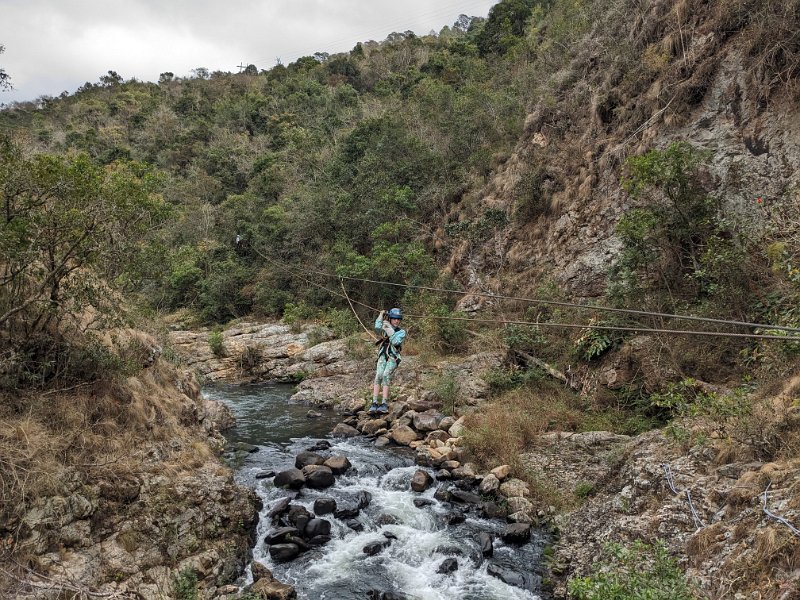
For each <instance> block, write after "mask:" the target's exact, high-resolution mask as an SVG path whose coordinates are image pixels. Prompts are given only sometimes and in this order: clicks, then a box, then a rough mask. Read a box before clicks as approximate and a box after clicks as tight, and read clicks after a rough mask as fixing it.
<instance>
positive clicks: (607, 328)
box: [254, 248, 800, 342]
mask: <svg viewBox="0 0 800 600" xmlns="http://www.w3.org/2000/svg"><path fill="white" fill-rule="evenodd" d="M254 250H255V252H256V254H258V255H259V256H261V257H262V258H263V259H264V260H266V261H267V262H269V263H270V264H272V265H275V266H276V267H278V268H279V269H281V270H283V271H285V272H287V273H290V274H292V275H294V276H295V277H297V278H299V279H301V280H303V281H305V282H306V283H308V284H310V285H313V286H315V287H317V288H320V289H322V290H325V291H326V292H328V293H329V294H331V295H333V296H336V297H339V298H343V299H345V300H347V301H348V302H351V303H352V304H357V305H359V306H362V307H364V308H367V309H369V310H371V311H374V312H380V309H378V308H376V307H374V306H370V305H369V304H364V303H363V302H359V301H358V300H351V299H350V297H349V295H347V294H346V292H345V294H344V295H343V294H340V293H339V292H336V291H334V290H331V289H329V288H327V287H325V286H324V285H322V284H319V283H316V282H315V281H312V280H310V279H308V278H307V277H306V276H305V275H303V274H301V273H298V272H297V271H296V270H294V269H292V268H290V267H287V266H285V265H282V264H280V263H279V262H278V261H276V260H274V259H271V258H269V257H268V256H266V255H264V254H263V253H262V252H260V251H259V250H258V249H257V248H254ZM307 270H308V271H309V272H311V273H317V274H320V273H322V272H321V271H315V270H314V269H307ZM326 275H327V274H326ZM340 279H341V280H344V279H355V280H357V281H360V279H358V278H353V277H341V278H340ZM366 281H369V280H366ZM396 285H401V284H396ZM404 287H419V286H404ZM342 289H343V290H344V284H342ZM462 293H463V292H462ZM406 316H407V317H409V318H413V319H432V320H446V321H464V322H467V323H491V324H495V325H529V326H534V327H557V328H568V329H601V330H604V331H620V332H629V333H667V334H674V335H702V336H710V337H735V338H748V339H768V340H781V341H784V342H800V336H783V335H769V334H758V333H733V332H731V333H728V332H723V331H697V330H685V329H656V328H650V327H623V326H615V325H595V324H591V323H587V324H580V323H554V322H540V321H520V320H512V319H502V320H498V319H479V318H467V317H449V316H444V315H416V314H406ZM362 327H363V324H362ZM364 328H365V329H366V327H364Z"/></svg>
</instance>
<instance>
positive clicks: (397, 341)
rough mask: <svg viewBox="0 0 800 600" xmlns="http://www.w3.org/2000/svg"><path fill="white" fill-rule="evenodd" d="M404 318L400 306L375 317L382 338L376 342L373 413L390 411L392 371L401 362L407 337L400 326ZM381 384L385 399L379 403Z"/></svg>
mask: <svg viewBox="0 0 800 600" xmlns="http://www.w3.org/2000/svg"><path fill="white" fill-rule="evenodd" d="M387 318H388V320H387ZM402 319H403V312H402V311H401V310H400V309H399V308H393V309H391V310H390V311H389V312H388V313H386V311H383V310H382V311H381V312H380V314H379V315H378V318H377V319H375V331H377V332H379V333H380V335H381V338H380V339H379V340H378V341H377V342H376V345H377V346H378V358H377V361H376V363H375V381H374V383H373V385H372V404H371V405H370V407H369V414H371V415H374V414H378V413H382V414H385V413H388V412H389V382H390V381H391V378H392V373H394V371H395V369H397V367H398V365H399V364H400V360H401V358H400V352H401V351H402V348H403V340H405V339H406V330H405V329H402V328H401V327H400V321H402ZM381 386H382V387H383V399H382V402H381V403H380V404H378V394H379V393H380V391H381Z"/></svg>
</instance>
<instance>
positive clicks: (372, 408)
mask: <svg viewBox="0 0 800 600" xmlns="http://www.w3.org/2000/svg"><path fill="white" fill-rule="evenodd" d="M367 414H369V415H377V414H378V405H377V404H374V403H373V404H372V405H371V406H370V407H369V410H368V411H367Z"/></svg>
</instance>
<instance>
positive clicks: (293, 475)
mask: <svg viewBox="0 0 800 600" xmlns="http://www.w3.org/2000/svg"><path fill="white" fill-rule="evenodd" d="M305 482H306V478H305V476H304V475H303V472H302V471H301V470H300V469H286V470H285V471H281V472H280V473H278V474H277V475H275V479H274V483H275V485H276V486H278V487H284V488H291V489H293V490H299V489H300V488H301V487H303V485H304V484H305Z"/></svg>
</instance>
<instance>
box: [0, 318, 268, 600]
mask: <svg viewBox="0 0 800 600" xmlns="http://www.w3.org/2000/svg"><path fill="white" fill-rule="evenodd" d="M130 333H131V332H128V334H127V335H130ZM133 336H134V338H135V339H137V340H138V341H139V343H141V344H142V345H143V346H147V348H148V349H149V351H148V352H146V353H142V356H147V357H148V358H147V360H146V361H145V362H143V363H142V364H141V365H139V368H138V372H137V373H136V374H135V375H133V376H131V377H127V378H122V379H116V380H113V381H107V382H103V383H101V382H95V383H94V384H85V385H82V386H78V387H76V388H75V389H72V390H64V391H58V392H56V393H51V394H44V395H41V396H27V397H25V398H16V399H14V400H13V401H12V402H9V403H7V404H5V405H4V407H5V408H4V414H3V421H4V427H3V428H2V430H0V442H1V443H2V454H3V456H4V464H3V479H4V481H6V482H9V483H10V484H12V485H9V486H4V490H3V493H4V499H5V500H8V503H7V504H6V505H5V506H4V508H3V514H4V519H3V522H2V524H0V530H2V539H3V540H4V544H3V555H2V557H0V558H2V568H3V572H4V577H2V578H0V581H2V585H1V586H0V592H1V593H0V595H3V597H14V598H39V597H45V596H47V597H54V596H55V595H56V594H58V593H66V592H70V593H75V594H82V593H86V594H89V593H90V592H92V593H98V594H103V595H111V596H114V597H134V596H135V597H146V598H172V597H174V590H175V586H176V585H177V584H178V582H180V581H181V578H187V577H189V578H196V579H197V580H198V581H199V589H200V590H201V593H202V594H203V597H213V596H215V595H219V593H220V590H223V591H224V589H225V588H224V586H225V585H227V584H230V583H231V582H232V581H233V580H234V579H235V578H236V577H237V576H238V575H239V574H240V572H241V570H242V569H243V567H244V565H245V562H246V560H247V558H248V556H249V548H250V541H251V535H252V532H253V530H254V527H255V522H256V520H257V518H258V513H257V503H258V500H257V498H256V496H255V494H254V492H253V491H252V490H247V489H244V488H240V487H239V486H237V485H236V484H235V482H234V480H233V475H232V473H231V471H230V469H228V468H227V467H226V466H224V465H223V464H222V463H221V462H220V460H219V458H218V457H217V452H216V450H217V449H218V448H220V447H221V443H222V439H221V437H220V436H219V433H218V431H217V429H216V425H215V424H214V423H213V422H212V417H211V416H210V415H211V413H210V412H209V409H208V407H207V403H206V402H205V401H204V400H203V399H202V398H201V396H200V393H199V386H198V384H197V382H196V380H194V378H193V377H187V376H185V375H183V374H181V373H180V372H179V371H178V370H176V368H175V367H174V366H173V365H171V364H169V363H168V362H166V361H165V360H164V359H162V358H160V356H159V355H160V348H159V347H158V346H157V344H156V343H155V341H154V340H153V339H152V338H149V337H148V336H145V335H142V334H140V333H134V334H133ZM22 403H25V404H26V410H25V411H24V412H23V413H21V414H19V413H18V414H14V412H13V411H12V410H9V407H10V406H12V405H13V404H16V405H22ZM13 482H16V484H17V485H19V486H22V487H21V488H15V485H13ZM15 494H16V495H15Z"/></svg>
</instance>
